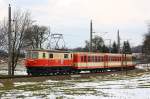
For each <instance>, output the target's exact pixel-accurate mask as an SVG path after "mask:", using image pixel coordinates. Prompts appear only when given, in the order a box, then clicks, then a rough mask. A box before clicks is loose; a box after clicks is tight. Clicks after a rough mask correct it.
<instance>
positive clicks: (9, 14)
mask: <svg viewBox="0 0 150 99" xmlns="http://www.w3.org/2000/svg"><path fill="white" fill-rule="evenodd" d="M11 38H12V35H11V6H10V4H9V7H8V75H12V64H11V62H12V52H11V49H12V48H11Z"/></svg>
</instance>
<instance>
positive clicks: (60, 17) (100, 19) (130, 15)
mask: <svg viewBox="0 0 150 99" xmlns="http://www.w3.org/2000/svg"><path fill="white" fill-rule="evenodd" d="M9 3H11V5H12V10H15V9H18V8H19V9H23V10H29V11H30V12H31V15H32V18H33V19H34V20H36V21H37V22H36V23H37V24H40V25H46V26H50V27H51V28H52V32H53V33H62V34H64V39H65V42H66V46H67V47H69V48H74V47H80V46H83V45H84V44H85V40H88V39H89V25H90V20H91V19H92V20H93V28H94V32H97V34H95V35H100V36H102V37H103V38H104V39H112V41H114V40H116V39H117V30H118V29H119V30H120V36H121V39H122V40H121V42H123V41H124V40H129V41H130V43H131V45H132V46H136V45H139V44H142V41H143V38H144V34H145V33H146V32H147V24H148V22H149V20H150V11H149V9H150V6H149V4H150V0H0V20H3V19H4V17H7V13H8V12H7V11H8V9H7V8H8V4H9ZM104 32H108V33H107V34H104ZM106 43H108V41H106Z"/></svg>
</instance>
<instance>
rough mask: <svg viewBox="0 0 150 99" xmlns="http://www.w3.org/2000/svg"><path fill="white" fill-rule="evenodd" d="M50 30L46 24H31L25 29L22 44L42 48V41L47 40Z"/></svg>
mask: <svg viewBox="0 0 150 99" xmlns="http://www.w3.org/2000/svg"><path fill="white" fill-rule="evenodd" d="M49 36H50V30H49V29H48V28H47V27H46V26H39V25H33V26H31V27H30V28H28V29H27V30H26V34H25V38H24V45H25V46H29V47H31V48H43V46H42V45H43V43H44V42H45V41H47V40H48V38H49Z"/></svg>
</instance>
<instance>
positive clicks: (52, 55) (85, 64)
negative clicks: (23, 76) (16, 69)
mask: <svg viewBox="0 0 150 99" xmlns="http://www.w3.org/2000/svg"><path fill="white" fill-rule="evenodd" d="M25 66H26V68H27V73H28V74H29V75H50V74H74V73H80V72H81V71H90V72H105V71H116V70H124V69H125V70H126V69H134V68H135V64H134V62H133V61H132V55H131V54H126V55H124V54H112V53H94V52H68V51H55V50H54V51H51V50H28V51H27V55H26V59H25Z"/></svg>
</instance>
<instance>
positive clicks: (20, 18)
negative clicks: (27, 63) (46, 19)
mask: <svg viewBox="0 0 150 99" xmlns="http://www.w3.org/2000/svg"><path fill="white" fill-rule="evenodd" d="M12 19H13V22H12V24H11V27H12V31H11V34H12V38H11V47H12V48H11V52H12V53H11V67H12V70H11V73H12V74H11V75H14V70H15V68H16V65H17V62H18V59H19V56H20V51H21V50H22V48H23V46H24V45H23V41H24V36H25V31H26V30H27V29H28V28H29V27H31V25H32V23H33V21H32V20H31V17H30V13H29V12H28V11H21V10H17V11H15V12H14V14H13V18H12ZM7 24H8V23H7V22H6V21H4V23H3V24H1V25H0V38H1V40H0V46H1V47H5V46H6V50H8V40H7V37H8V36H7V34H8V25H7Z"/></svg>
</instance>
